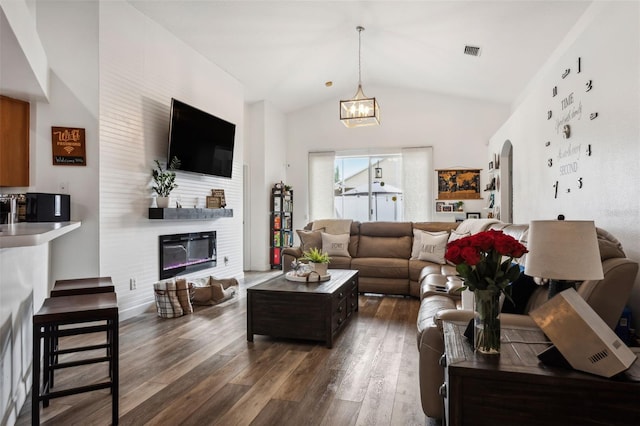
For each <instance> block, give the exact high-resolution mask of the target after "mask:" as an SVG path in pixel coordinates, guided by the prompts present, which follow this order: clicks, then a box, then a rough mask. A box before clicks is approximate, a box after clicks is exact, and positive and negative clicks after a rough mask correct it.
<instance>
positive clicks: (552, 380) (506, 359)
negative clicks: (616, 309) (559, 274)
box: [441, 321, 640, 426]
mask: <svg viewBox="0 0 640 426" xmlns="http://www.w3.org/2000/svg"><path fill="white" fill-rule="evenodd" d="M466 325H467V324H466V323H455V322H448V321H445V322H444V323H443V328H444V339H445V357H446V368H445V385H444V386H445V388H444V389H441V390H442V393H444V394H446V396H445V412H446V424H447V425H448V426H457V425H474V426H485V425H492V426H494V425H518V426H538V425H545V426H550V425H558V426H559V425H562V426H566V425H581V426H583V425H637V424H638V421H639V419H640V383H639V382H638V380H640V361H638V360H636V362H635V363H634V364H633V365H632V366H631V368H629V369H628V370H627V371H626V372H624V373H621V374H620V375H618V376H617V377H615V378H612V379H607V378H603V377H599V376H595V375H592V374H587V373H582V372H579V371H576V370H573V369H565V368H561V367H549V366H547V365H544V364H542V363H541V362H540V361H539V360H538V358H537V354H538V353H540V352H542V351H543V350H544V349H546V348H547V347H548V346H549V344H538V343H537V342H544V341H545V340H547V339H546V338H545V336H544V333H543V332H542V331H541V330H540V329H539V328H534V327H516V326H510V327H509V326H507V327H505V326H503V327H502V329H501V335H502V339H501V340H502V341H501V348H500V355H482V354H476V353H474V351H473V348H472V347H471V344H470V343H469V341H468V340H467V338H466V337H464V336H463V333H464V329H465V327H466ZM509 342H513V343H509Z"/></svg>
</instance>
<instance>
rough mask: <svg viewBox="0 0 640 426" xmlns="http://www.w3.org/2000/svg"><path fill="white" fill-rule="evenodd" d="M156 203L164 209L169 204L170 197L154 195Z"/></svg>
mask: <svg viewBox="0 0 640 426" xmlns="http://www.w3.org/2000/svg"><path fill="white" fill-rule="evenodd" d="M156 203H158V207H159V208H161V209H166V208H168V207H169V205H170V204H171V197H156Z"/></svg>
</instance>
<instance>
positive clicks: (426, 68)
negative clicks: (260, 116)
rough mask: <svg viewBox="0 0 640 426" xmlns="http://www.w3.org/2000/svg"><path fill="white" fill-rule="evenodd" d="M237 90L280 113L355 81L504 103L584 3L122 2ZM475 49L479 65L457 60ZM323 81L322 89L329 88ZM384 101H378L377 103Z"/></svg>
mask: <svg viewBox="0 0 640 426" xmlns="http://www.w3.org/2000/svg"><path fill="white" fill-rule="evenodd" d="M129 2H130V3H131V4H132V5H133V6H134V7H135V8H137V9H138V10H140V11H141V12H142V13H144V14H145V15H147V16H148V17H149V18H151V19H153V20H154V21H156V22H158V23H159V24H160V25H162V26H163V27H165V28H167V29H168V30H169V31H170V32H172V33H173V34H174V35H175V36H176V37H178V38H179V39H181V40H183V41H184V42H185V43H187V44H188V45H190V46H192V47H193V48H194V49H195V50H196V51H198V52H199V53H201V54H202V55H203V56H205V57H207V58H208V59H209V60H211V61H212V62H214V63H215V64H217V65H218V66H219V67H221V68H222V69H224V70H226V71H227V72H228V73H229V74H231V75H232V76H234V77H235V78H236V79H237V80H239V81H240V82H241V83H242V84H243V85H244V87H245V88H246V93H245V95H246V100H247V101H248V102H254V101H259V100H267V101H269V102H272V103H273V104H274V105H276V106H277V107H278V108H280V109H281V110H282V111H284V112H289V111H293V110H297V109H300V108H304V107H306V106H309V105H313V104H315V103H317V102H321V101H325V100H329V99H336V100H337V99H345V98H348V97H351V96H352V95H353V94H354V93H355V90H356V88H357V83H358V33H357V31H356V26H358V25H362V26H363V27H365V31H364V32H363V33H362V82H363V87H364V91H365V93H366V94H367V95H369V96H375V88H376V87H398V88H405V89H414V90H423V91H431V92H439V93H445V94H451V95H457V96H465V97H470V98H477V99H485V100H489V101H495V102H503V103H511V102H513V101H514V100H515V99H516V98H517V97H518V95H519V94H520V93H521V92H522V91H523V90H524V88H525V86H526V84H527V82H528V81H529V80H530V79H531V78H532V77H533V76H534V75H535V73H536V71H537V70H538V69H539V68H540V67H541V66H542V65H543V64H544V62H545V60H546V59H547V58H548V57H549V56H550V55H551V54H552V53H553V51H554V49H555V48H556V47H557V46H558V44H559V43H560V42H561V41H562V40H563V39H564V37H565V36H566V35H567V33H568V31H569V30H570V29H571V28H572V27H573V25H574V24H575V23H576V22H577V20H578V19H579V18H580V16H581V15H582V14H583V13H584V12H585V10H586V9H587V7H588V6H589V4H590V2H589V1H544V0H540V1H517V0H512V1H483V0H476V1H406V2H405V1H360V2H358V1H268V0H267V1H212V0H198V1H189V0H129ZM465 46H474V47H479V48H480V55H479V56H470V55H466V54H465V53H464V50H465ZM329 81H330V82H332V85H331V86H330V87H327V85H326V84H325V83H326V82H329ZM381 102H383V101H382V100H381Z"/></svg>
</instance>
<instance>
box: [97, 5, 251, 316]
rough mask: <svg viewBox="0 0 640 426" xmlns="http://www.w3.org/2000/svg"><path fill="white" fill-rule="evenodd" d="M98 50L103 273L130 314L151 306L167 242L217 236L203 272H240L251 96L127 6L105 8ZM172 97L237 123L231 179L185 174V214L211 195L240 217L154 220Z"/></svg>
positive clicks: (180, 193)
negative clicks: (157, 171)
mask: <svg viewBox="0 0 640 426" xmlns="http://www.w3.org/2000/svg"><path fill="white" fill-rule="evenodd" d="M99 48H100V273H101V275H110V276H111V277H113V279H114V282H115V284H116V287H117V289H116V290H117V292H118V298H119V304H120V310H121V316H123V317H127V316H132V315H135V314H136V313H138V312H139V311H141V310H143V309H144V308H146V307H148V306H149V304H151V303H153V300H154V296H153V283H154V282H156V281H157V280H158V236H159V235H164V234H175V233H184V232H198V231H207V230H215V231H217V243H218V266H217V267H216V268H212V269H209V270H206V271H201V272H199V273H197V274H195V275H205V274H206V275H216V276H218V277H232V276H235V277H237V276H241V275H242V164H243V158H242V157H243V155H242V153H243V127H244V126H243V120H244V117H243V115H244V107H243V104H244V99H243V93H242V86H241V85H240V84H239V83H238V82H237V81H236V80H235V79H233V78H232V77H230V76H229V75H228V74H226V73H225V72H224V71H222V70H221V69H220V68H219V67H217V66H216V65H214V64H212V63H210V62H208V61H206V60H205V59H204V58H203V57H202V56H201V55H200V54H198V53H197V52H195V51H194V50H192V49H191V48H189V47H187V46H186V45H185V44H184V43H182V42H181V41H180V40H178V39H176V38H175V37H174V36H173V35H171V34H170V33H169V32H167V31H166V30H164V29H163V28H161V27H160V26H158V25H157V24H155V23H154V22H153V21H151V20H149V19H148V18H146V17H145V16H144V15H142V14H140V13H139V12H138V11H137V10H136V9H134V8H133V7H131V6H130V5H128V4H127V3H124V2H101V3H100V46H99ZM172 97H174V98H177V99H180V100H181V101H183V102H186V103H188V104H191V105H193V106H195V107H197V108H200V109H202V110H204V111H207V112H209V113H211V114H213V115H216V116H219V117H221V118H223V119H225V120H227V121H230V122H233V123H235V124H236V146H235V150H234V151H235V152H234V164H233V176H232V178H231V179H225V178H215V177H210V176H199V175H193V174H188V173H178V176H177V183H178V185H179V187H178V188H177V189H176V190H175V191H174V192H173V193H172V196H174V197H179V199H180V201H181V204H182V205H183V206H184V207H193V205H198V206H199V207H204V202H205V197H206V196H207V195H209V193H210V190H211V189H212V188H221V189H224V190H225V195H226V198H227V203H228V204H227V207H229V208H232V209H233V211H234V216H233V218H221V219H217V220H212V221H150V220H149V219H148V218H147V208H148V207H149V204H150V201H151V195H152V191H151V189H150V188H151V186H150V183H151V169H152V168H153V167H154V160H155V159H158V160H161V161H164V160H165V159H166V153H167V135H168V130H169V108H170V100H171V98H172ZM225 256H227V257H228V258H229V263H228V264H227V265H226V266H225V264H224V261H223V258H224V257H225ZM131 278H134V279H135V280H136V282H137V289H136V290H130V289H129V280H130V279H131Z"/></svg>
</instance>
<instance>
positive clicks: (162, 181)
mask: <svg viewBox="0 0 640 426" xmlns="http://www.w3.org/2000/svg"><path fill="white" fill-rule="evenodd" d="M155 162H156V168H155V169H153V170H152V171H151V176H152V177H153V183H154V185H153V187H152V188H153V190H154V191H155V192H156V194H158V197H157V199H156V201H157V203H158V207H162V208H167V207H169V205H170V204H171V203H170V197H169V196H170V194H171V191H173V190H174V189H176V188H177V187H178V184H177V183H176V173H175V172H174V171H173V170H175V169H177V168H178V167H180V160H178V157H173V158H172V159H171V163H169V167H167V168H166V169H163V168H162V165H161V164H160V162H159V161H158V160H155Z"/></svg>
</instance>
